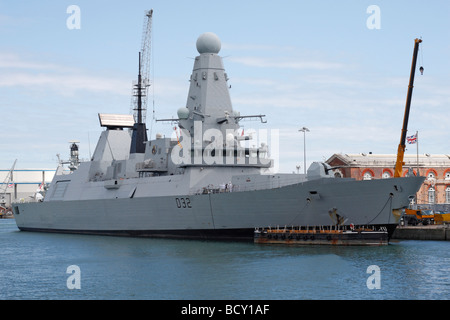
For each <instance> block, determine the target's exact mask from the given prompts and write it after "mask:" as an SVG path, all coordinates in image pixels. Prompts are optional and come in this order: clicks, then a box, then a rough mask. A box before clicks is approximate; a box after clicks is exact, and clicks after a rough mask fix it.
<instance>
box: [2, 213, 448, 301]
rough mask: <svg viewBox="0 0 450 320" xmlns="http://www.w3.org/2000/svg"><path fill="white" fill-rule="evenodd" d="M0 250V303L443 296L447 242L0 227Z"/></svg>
mask: <svg viewBox="0 0 450 320" xmlns="http://www.w3.org/2000/svg"><path fill="white" fill-rule="evenodd" d="M0 244H1V248H0V299H3V300H5V299H169V300H172V299H177V300H185V299H192V300H211V299H217V300H225V299H232V300H243V299H250V300H279V299H288V300H297V299H449V298H450V276H449V275H450V242H438V241H399V242H393V243H391V244H390V245H389V246H384V247H332V246H330V247H328V246H314V247H285V246H264V245H254V244H252V243H233V242H231V243H230V242H206V241H191V240H189V241H184V240H160V239H137V238H120V237H101V236H84V235H59V234H44V233H31V232H21V231H19V230H18V229H17V227H16V224H15V221H14V220H0ZM73 265H75V266H77V267H78V268H79V269H78V270H79V271H72V269H70V268H69V270H68V267H69V266H73ZM370 266H377V267H378V268H379V269H378V270H379V271H372V270H374V269H373V267H372V269H371V268H369V267H370ZM368 268H369V271H368ZM368 283H369V285H368ZM77 285H78V286H79V289H77V288H76V286H77ZM374 285H379V289H378V288H377V287H375V288H373V289H369V287H373V286H374ZM73 286H75V288H74V289H69V287H73Z"/></svg>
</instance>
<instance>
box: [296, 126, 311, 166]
mask: <svg viewBox="0 0 450 320" xmlns="http://www.w3.org/2000/svg"><path fill="white" fill-rule="evenodd" d="M298 131H299V132H303V157H304V158H303V159H304V162H303V168H304V172H305V174H306V132H309V129H308V128H306V127H303V128H301V129H300V130H298Z"/></svg>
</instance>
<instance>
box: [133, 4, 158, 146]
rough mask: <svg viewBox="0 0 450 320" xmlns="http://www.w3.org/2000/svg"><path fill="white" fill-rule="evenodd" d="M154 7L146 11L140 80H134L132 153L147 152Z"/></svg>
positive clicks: (140, 61)
mask: <svg viewBox="0 0 450 320" xmlns="http://www.w3.org/2000/svg"><path fill="white" fill-rule="evenodd" d="M152 19H153V9H152V10H149V11H146V12H145V18H144V27H143V31H142V42H141V51H140V52H139V73H138V81H134V82H133V94H132V108H133V110H134V121H135V124H134V127H133V134H132V140H131V148H130V153H131V154H134V153H145V146H144V142H145V141H147V140H148V139H147V128H146V126H145V122H146V114H147V104H148V103H147V102H148V88H149V87H150V85H151V83H150V54H151V34H152Z"/></svg>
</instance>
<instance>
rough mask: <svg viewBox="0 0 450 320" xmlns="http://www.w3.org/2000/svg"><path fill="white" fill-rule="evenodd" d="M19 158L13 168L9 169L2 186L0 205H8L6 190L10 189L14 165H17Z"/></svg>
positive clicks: (0, 189)
mask: <svg viewBox="0 0 450 320" xmlns="http://www.w3.org/2000/svg"><path fill="white" fill-rule="evenodd" d="M16 162H17V159H16V160H15V161H14V163H13V165H12V167H11V169H10V170H9V172H8V174H7V175H6V178H5V180H4V181H3V183H2V185H1V187H0V207H3V208H4V207H5V206H6V190H7V189H8V186H9V184H10V183H11V182H12V181H13V172H14V167H15V166H16Z"/></svg>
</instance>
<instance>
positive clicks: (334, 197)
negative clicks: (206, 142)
mask: <svg viewBox="0 0 450 320" xmlns="http://www.w3.org/2000/svg"><path fill="white" fill-rule="evenodd" d="M422 182H423V178H421V177H409V178H393V179H381V180H372V181H355V180H347V179H318V180H313V181H307V182H303V183H296V184H292V185H288V186H284V187H280V188H271V189H265V190H253V191H240V192H239V191H237V192H223V193H207V194H187V195H172V196H157V197H150V196H148V197H140V198H122V199H92V200H72V201H47V202H45V201H44V202H35V203H16V204H15V205H14V214H15V218H16V223H17V226H18V228H19V229H20V230H22V231H40V232H58V233H79V234H96V235H114V236H136V237H169V238H196V239H227V240H230V239H232V240H251V241H253V233H254V230H255V228H260V227H267V226H272V227H276V226H291V225H295V226H320V225H322V226H323V225H328V226H329V225H336V224H339V225H350V224H354V225H371V226H380V227H381V226H382V227H386V229H387V230H388V232H389V235H390V234H392V232H393V231H394V229H395V227H396V225H397V223H398V218H399V216H400V215H399V210H401V209H403V208H405V207H406V206H408V204H409V197H410V196H412V195H414V194H415V192H416V191H417V189H418V188H419V187H420V185H421V184H422ZM336 215H337V216H338V217H339V219H340V220H339V222H338V221H337V220H336Z"/></svg>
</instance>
